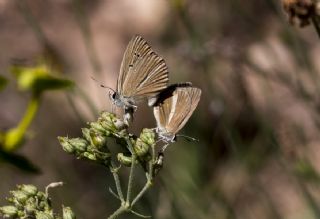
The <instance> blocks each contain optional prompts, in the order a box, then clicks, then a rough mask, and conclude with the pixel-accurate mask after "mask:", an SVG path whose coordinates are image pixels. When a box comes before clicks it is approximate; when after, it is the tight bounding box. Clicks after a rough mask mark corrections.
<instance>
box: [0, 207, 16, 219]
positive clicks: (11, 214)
mask: <svg viewBox="0 0 320 219" xmlns="http://www.w3.org/2000/svg"><path fill="white" fill-rule="evenodd" d="M0 214H2V215H3V217H4V218H15V217H16V216H17V215H18V209H17V208H16V207H15V206H11V205H7V206H3V207H0Z"/></svg>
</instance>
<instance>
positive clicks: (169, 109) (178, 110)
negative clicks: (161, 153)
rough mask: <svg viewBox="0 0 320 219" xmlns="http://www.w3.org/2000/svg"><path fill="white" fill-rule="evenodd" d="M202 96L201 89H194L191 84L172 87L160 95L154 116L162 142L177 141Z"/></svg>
mask: <svg viewBox="0 0 320 219" xmlns="http://www.w3.org/2000/svg"><path fill="white" fill-rule="evenodd" d="M200 96H201V89H199V88H196V87H192V84H191V83H189V82H187V83H181V84H174V85H171V86H169V87H167V88H166V89H165V90H163V91H162V92H161V93H160V94H159V95H158V99H157V101H156V103H155V104H154V106H153V114H154V117H155V119H156V122H157V128H156V131H157V133H158V136H159V139H160V140H162V141H164V142H166V143H172V142H175V141H176V136H177V133H178V132H179V130H180V129H182V128H183V126H184V125H185V124H186V123H187V121H188V120H189V118H190V116H191V115H192V113H193V111H194V110H195V109H196V107H197V105H198V103H199V100H200Z"/></svg>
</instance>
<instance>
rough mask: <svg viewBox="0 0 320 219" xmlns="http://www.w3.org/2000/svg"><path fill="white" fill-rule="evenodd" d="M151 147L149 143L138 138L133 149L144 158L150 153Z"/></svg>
mask: <svg viewBox="0 0 320 219" xmlns="http://www.w3.org/2000/svg"><path fill="white" fill-rule="evenodd" d="M149 147H150V146H149V145H148V144H147V143H145V142H143V141H142V140H141V139H140V138H138V139H137V141H136V143H135V145H134V147H133V149H134V151H135V152H136V154H137V155H138V156H139V157H143V156H145V155H146V154H147V153H148V151H149Z"/></svg>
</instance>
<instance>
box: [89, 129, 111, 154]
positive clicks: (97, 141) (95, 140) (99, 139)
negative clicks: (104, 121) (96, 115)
mask: <svg viewBox="0 0 320 219" xmlns="http://www.w3.org/2000/svg"><path fill="white" fill-rule="evenodd" d="M90 137H91V141H92V144H93V145H94V146H96V148H98V149H99V148H102V147H103V146H105V145H106V142H107V138H106V137H104V136H102V135H101V134H99V133H97V132H95V131H93V130H91V131H90Z"/></svg>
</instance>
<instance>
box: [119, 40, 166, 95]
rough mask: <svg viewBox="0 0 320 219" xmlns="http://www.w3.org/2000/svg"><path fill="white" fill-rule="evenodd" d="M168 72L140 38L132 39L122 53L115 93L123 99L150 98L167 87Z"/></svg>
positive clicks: (160, 60)
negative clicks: (123, 97)
mask: <svg viewBox="0 0 320 219" xmlns="http://www.w3.org/2000/svg"><path fill="white" fill-rule="evenodd" d="M168 82H169V72H168V68H167V65H166V63H165V61H164V59H163V58H161V57H160V56H158V55H157V54H156V53H155V52H154V51H153V50H152V49H151V47H150V46H149V44H148V43H147V42H146V41H145V40H144V39H143V38H142V37H141V36H135V37H133V38H132V39H131V40H130V42H129V44H128V46H127V49H126V51H125V53H124V56H123V60H122V63H121V67H120V73H119V78H118V84H117V91H118V92H119V93H120V95H122V96H125V97H133V98H135V97H152V96H155V95H156V94H157V93H159V92H160V91H161V90H163V89H165V88H166V87H167V84H168Z"/></svg>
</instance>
